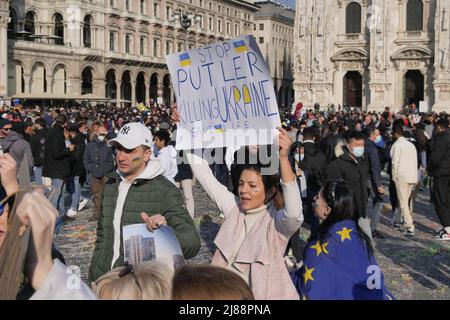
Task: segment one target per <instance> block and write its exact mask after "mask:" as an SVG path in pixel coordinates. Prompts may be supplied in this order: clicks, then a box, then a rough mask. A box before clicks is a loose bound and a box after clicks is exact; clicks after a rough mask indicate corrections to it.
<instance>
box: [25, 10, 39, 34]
mask: <svg viewBox="0 0 450 320" xmlns="http://www.w3.org/2000/svg"><path fill="white" fill-rule="evenodd" d="M35 17H36V14H35V13H34V12H33V11H28V12H27V14H26V15H25V28H24V29H25V31H26V32H28V33H29V35H32V34H34V32H35V29H34V20H35ZM26 40H29V41H34V39H33V38H26Z"/></svg>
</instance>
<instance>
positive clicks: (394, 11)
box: [294, 0, 450, 112]
mask: <svg viewBox="0 0 450 320" xmlns="http://www.w3.org/2000/svg"><path fill="white" fill-rule="evenodd" d="M449 15H450V0H298V1H297V8H296V19H295V44H294V50H295V52H294V59H295V61H294V79H295V80H294V90H295V103H298V102H302V103H303V104H304V105H306V106H308V107H310V106H313V105H314V104H315V103H319V104H320V105H321V106H322V107H323V106H327V105H330V104H334V105H335V106H337V105H343V106H344V105H346V106H350V107H360V108H362V109H363V110H382V109H384V108H385V107H391V108H392V109H393V110H400V109H401V108H402V107H404V106H406V105H409V104H411V103H416V104H417V106H418V107H419V105H421V106H422V110H425V109H426V111H427V112H429V111H444V110H445V111H447V112H449V111H450V60H449V59H450V57H449V50H450V19H449Z"/></svg>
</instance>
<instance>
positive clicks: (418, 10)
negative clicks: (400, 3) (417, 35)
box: [406, 0, 423, 31]
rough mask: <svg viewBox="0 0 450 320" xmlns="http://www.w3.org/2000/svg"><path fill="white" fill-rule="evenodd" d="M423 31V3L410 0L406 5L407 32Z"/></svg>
mask: <svg viewBox="0 0 450 320" xmlns="http://www.w3.org/2000/svg"><path fill="white" fill-rule="evenodd" d="M422 30H423V2H422V1H421V0H409V1H408V4H407V5H406V31H422Z"/></svg>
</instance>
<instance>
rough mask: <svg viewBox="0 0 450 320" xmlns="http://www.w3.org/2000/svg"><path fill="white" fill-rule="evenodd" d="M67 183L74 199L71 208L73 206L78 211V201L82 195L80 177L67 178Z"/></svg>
mask: <svg viewBox="0 0 450 320" xmlns="http://www.w3.org/2000/svg"><path fill="white" fill-rule="evenodd" d="M67 184H68V189H69V190H68V192H69V193H71V194H72V201H71V205H70V208H72V209H73V210H75V211H78V203H79V202H80V197H81V184H80V177H79V176H74V177H70V178H67Z"/></svg>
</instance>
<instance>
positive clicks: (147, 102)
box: [144, 80, 150, 106]
mask: <svg viewBox="0 0 450 320" xmlns="http://www.w3.org/2000/svg"><path fill="white" fill-rule="evenodd" d="M144 86H145V101H144V104H145V105H146V106H149V105H150V81H147V80H146V81H145V84H144Z"/></svg>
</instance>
